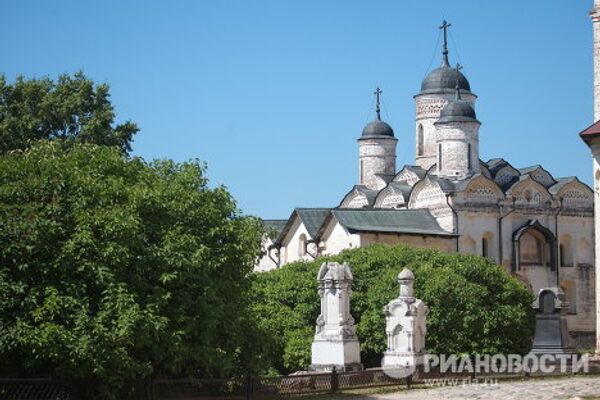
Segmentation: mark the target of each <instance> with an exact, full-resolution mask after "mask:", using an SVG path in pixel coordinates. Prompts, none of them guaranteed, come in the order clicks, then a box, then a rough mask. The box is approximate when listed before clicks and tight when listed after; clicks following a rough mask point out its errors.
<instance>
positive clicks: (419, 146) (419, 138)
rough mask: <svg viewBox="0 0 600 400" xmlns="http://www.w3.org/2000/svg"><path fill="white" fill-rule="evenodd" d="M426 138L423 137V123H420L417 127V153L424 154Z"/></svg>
mask: <svg viewBox="0 0 600 400" xmlns="http://www.w3.org/2000/svg"><path fill="white" fill-rule="evenodd" d="M423 147H424V138H423V125H421V124H419V126H418V127H417V155H418V156H422V155H423V153H424V149H423Z"/></svg>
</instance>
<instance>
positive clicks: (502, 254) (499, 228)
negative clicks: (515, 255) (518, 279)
mask: <svg viewBox="0 0 600 400" xmlns="http://www.w3.org/2000/svg"><path fill="white" fill-rule="evenodd" d="M516 200H517V199H516V198H514V197H513V198H512V206H511V210H510V211H509V212H507V213H506V214H504V215H503V216H501V217H500V218H498V252H499V253H500V254H499V256H500V265H502V262H503V261H504V248H503V247H504V245H503V244H502V220H504V218H506V217H508V216H509V215H510V214H512V213H513V212H515V210H516V209H515V202H516Z"/></svg>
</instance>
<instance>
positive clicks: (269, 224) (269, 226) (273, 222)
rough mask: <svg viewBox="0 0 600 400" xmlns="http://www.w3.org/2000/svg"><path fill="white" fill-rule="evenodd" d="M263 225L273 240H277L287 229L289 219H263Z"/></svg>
mask: <svg viewBox="0 0 600 400" xmlns="http://www.w3.org/2000/svg"><path fill="white" fill-rule="evenodd" d="M262 223H263V226H264V227H265V229H266V230H267V233H268V234H269V236H271V239H275V238H276V237H277V236H279V234H280V233H281V231H282V230H283V228H284V227H285V224H286V223H287V219H263V220H262Z"/></svg>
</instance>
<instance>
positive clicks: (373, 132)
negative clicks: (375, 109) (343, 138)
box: [362, 119, 394, 137]
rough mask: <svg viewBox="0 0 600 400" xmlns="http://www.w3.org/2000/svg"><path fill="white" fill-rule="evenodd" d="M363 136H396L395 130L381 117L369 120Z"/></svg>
mask: <svg viewBox="0 0 600 400" xmlns="http://www.w3.org/2000/svg"><path fill="white" fill-rule="evenodd" d="M362 136H391V137H394V130H393V129H392V127H391V126H389V125H388V124H387V123H385V122H383V121H382V120H380V119H376V120H375V121H372V122H369V123H368V124H367V125H366V126H365V128H364V129H363V131H362Z"/></svg>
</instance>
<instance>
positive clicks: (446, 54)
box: [440, 20, 452, 65]
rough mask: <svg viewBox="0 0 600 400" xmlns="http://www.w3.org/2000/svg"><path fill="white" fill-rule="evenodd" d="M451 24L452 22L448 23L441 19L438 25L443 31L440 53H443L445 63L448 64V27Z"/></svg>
mask: <svg viewBox="0 0 600 400" xmlns="http://www.w3.org/2000/svg"><path fill="white" fill-rule="evenodd" d="M451 26H452V24H449V23H448V22H447V21H446V20H444V21H442V25H441V26H440V29H442V30H443V31H444V50H443V51H442V54H443V55H444V64H445V65H450V63H449V62H448V28H450V27H451Z"/></svg>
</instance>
